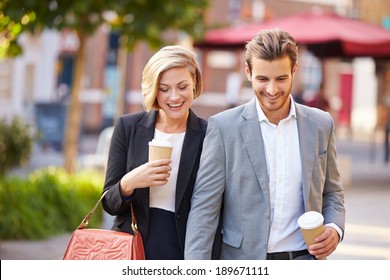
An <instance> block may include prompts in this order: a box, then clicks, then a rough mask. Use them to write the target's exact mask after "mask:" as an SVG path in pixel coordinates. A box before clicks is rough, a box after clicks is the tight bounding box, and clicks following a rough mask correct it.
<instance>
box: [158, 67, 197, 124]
mask: <svg viewBox="0 0 390 280" xmlns="http://www.w3.org/2000/svg"><path fill="white" fill-rule="evenodd" d="M194 87H195V84H194V80H193V78H192V74H191V73H190V71H189V70H188V69H187V68H185V67H175V68H171V69H169V70H166V71H165V72H163V73H162V75H161V79H160V83H159V85H158V93H157V102H158V105H159V106H160V108H161V110H162V112H163V113H164V114H165V117H166V118H168V119H169V120H170V121H172V120H176V121H180V120H183V119H187V116H188V112H189V108H190V107H191V105H192V101H193V100H194ZM161 110H160V112H161Z"/></svg>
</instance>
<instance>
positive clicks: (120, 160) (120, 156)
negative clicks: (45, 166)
mask: <svg viewBox="0 0 390 280" xmlns="http://www.w3.org/2000/svg"><path fill="white" fill-rule="evenodd" d="M156 118H157V111H151V112H149V113H147V112H141V113H137V114H132V115H125V116H122V117H120V118H119V119H118V121H117V123H116V125H115V128H114V132H113V135H112V139H111V145H110V151H109V156H108V163H107V171H106V180H105V183H104V189H103V191H105V190H108V189H109V190H110V191H109V192H108V193H107V194H106V195H105V197H104V199H103V201H102V202H103V203H102V205H103V209H104V210H105V211H106V212H107V213H109V214H111V215H116V218H115V220H114V225H113V229H114V230H117V231H123V232H128V233H132V231H131V226H130V225H131V210H130V203H131V202H132V204H133V209H134V213H135V215H136V219H137V224H138V228H139V230H140V232H141V235H142V238H143V240H147V236H148V224H149V188H144V189H136V190H135V192H134V193H133V195H132V196H131V197H130V198H125V197H122V195H121V194H120V191H119V182H120V180H121V178H122V177H123V176H124V175H125V174H126V173H127V172H129V171H131V170H132V169H134V168H136V167H138V166H140V165H142V164H144V163H145V162H147V161H148V142H149V141H151V140H152V139H153V137H154V130H155V124H156ZM206 128H207V122H206V121H205V120H203V119H201V118H199V117H197V116H196V115H195V113H194V112H193V111H192V110H190V113H189V118H188V122H187V131H186V135H185V138H184V143H183V150H182V154H181V158H180V165H179V171H178V177H177V184H176V200H175V217H176V230H177V233H178V236H179V242H180V246H181V248H182V250H183V252H184V243H185V241H184V240H185V236H186V228H187V219H188V214H189V211H190V207H191V197H192V191H193V188H194V184H195V179H196V174H197V171H198V168H199V160H200V155H201V152H202V145H203V139H204V137H205V133H206ZM218 243H219V242H218ZM217 251H219V250H217ZM215 258H216V257H215Z"/></svg>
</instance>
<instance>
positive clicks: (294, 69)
mask: <svg viewBox="0 0 390 280" xmlns="http://www.w3.org/2000/svg"><path fill="white" fill-rule="evenodd" d="M297 68H298V63H295V65H294V67H293V69H292V70H291V74H292V76H293V78H294V75H295V72H296V71H297Z"/></svg>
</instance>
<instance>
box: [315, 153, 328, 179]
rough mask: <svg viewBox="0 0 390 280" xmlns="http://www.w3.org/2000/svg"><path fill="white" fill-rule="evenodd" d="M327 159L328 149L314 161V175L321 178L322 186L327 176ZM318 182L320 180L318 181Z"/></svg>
mask: <svg viewBox="0 0 390 280" xmlns="http://www.w3.org/2000/svg"><path fill="white" fill-rule="evenodd" d="M326 159H327V153H326V151H325V152H324V153H322V154H320V155H318V156H317V157H316V160H315V163H314V170H313V177H314V178H315V179H316V180H319V183H320V186H322V185H323V184H324V182H325V177H326V168H327V166H326ZM317 183H318V181H317Z"/></svg>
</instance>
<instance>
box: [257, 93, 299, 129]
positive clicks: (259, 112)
mask: <svg viewBox="0 0 390 280" xmlns="http://www.w3.org/2000/svg"><path fill="white" fill-rule="evenodd" d="M290 100H291V103H290V104H291V106H290V112H289V113H288V116H287V117H286V118H285V119H286V120H287V119H290V118H292V117H294V118H297V114H296V112H295V103H294V99H293V98H292V96H291V94H290ZM256 111H257V115H258V117H259V121H260V122H262V121H266V122H269V121H268V118H267V116H266V115H265V114H264V112H263V109H261V107H260V104H259V100H258V99H257V97H256Z"/></svg>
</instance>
